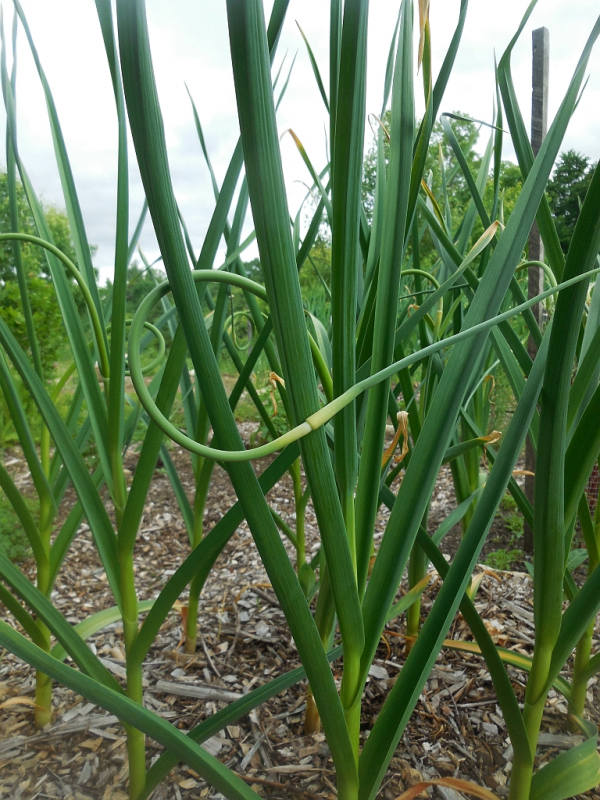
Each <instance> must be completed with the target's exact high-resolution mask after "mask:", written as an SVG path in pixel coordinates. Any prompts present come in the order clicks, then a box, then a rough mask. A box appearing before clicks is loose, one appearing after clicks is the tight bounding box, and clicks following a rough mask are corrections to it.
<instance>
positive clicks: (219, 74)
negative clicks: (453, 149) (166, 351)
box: [0, 0, 600, 278]
mask: <svg viewBox="0 0 600 800" xmlns="http://www.w3.org/2000/svg"><path fill="white" fill-rule="evenodd" d="M22 5H23V8H24V11H25V13H26V15H27V17H28V21H29V24H30V27H31V29H32V33H33V36H34V40H35V42H36V45H37V48H38V51H39V53H40V57H41V60H42V64H43V65H44V68H45V70H46V74H47V76H48V80H49V83H50V86H51V89H52V92H53V94H54V99H55V102H56V105H57V108H58V113H59V116H60V120H61V124H62V128H63V132H64V136H65V140H66V143H67V148H68V151H69V154H70V158H71V165H72V168H73V172H74V175H75V181H76V184H77V189H78V193H79V198H80V202H81V205H82V208H83V214H84V219H85V222H86V227H87V231H88V237H89V240H90V242H91V243H93V244H95V245H97V246H98V252H97V255H96V258H95V263H96V266H97V267H99V268H100V270H101V275H102V277H103V278H106V277H108V276H110V275H111V273H112V266H111V264H112V258H113V246H114V245H113V240H114V215H115V191H116V114H115V111H114V100H113V96H112V88H111V84H110V78H109V73H108V67H107V63H106V57H105V54H104V49H103V45H102V40H101V35H100V28H99V25H98V21H97V17H96V11H95V4H94V2H93V0H52V2H48V0H22ZM266 5H267V8H268V9H269V10H270V6H271V2H268V0H267V3H266ZM459 6H460V3H459V0H431V29H432V46H433V56H434V75H435V74H437V70H438V69H439V66H440V64H441V61H442V58H443V55H444V53H445V50H446V48H447V46H448V43H449V41H450V38H451V36H452V33H453V30H454V27H455V25H456V20H457V18H458V9H459ZM526 6H527V2H526V0H503V2H502V3H501V4H499V5H498V4H496V3H492V2H490V0H471V2H470V7H469V12H468V15H467V23H466V26H465V31H464V34H463V39H462V42H461V47H460V50H459V54H458V58H457V61H456V65H455V69H454V71H453V74H452V77H451V79H450V82H449V85H448V89H447V91H446V95H445V98H444V101H443V102H442V106H441V110H442V111H454V110H461V111H462V112H463V113H465V114H467V115H469V116H472V117H475V118H479V119H490V118H491V113H492V103H493V97H494V77H493V64H494V53H496V55H497V57H498V58H499V57H500V55H501V54H502V52H503V50H504V48H505V46H506V44H507V43H508V41H509V40H510V38H511V36H512V35H513V34H514V31H515V30H516V28H517V26H518V23H519V21H520V17H521V15H522V13H523V12H524V11H525V8H526ZM370 7H371V10H370V18H369V50H368V69H369V76H368V95H367V110H368V112H369V113H376V114H378V113H379V112H380V107H381V101H382V87H383V76H384V72H385V65H386V60H387V55H388V49H389V42H390V37H391V35H392V31H393V28H394V25H395V21H396V15H397V12H398V7H399V0H394V2H389V0H371V4H370ZM147 9H148V18H149V25H150V35H151V43H152V49H153V58H154V66H155V71H156V74H157V80H158V86H159V95H160V99H161V103H162V110H163V116H164V119H165V126H166V132H167V143H168V147H169V158H170V164H171V171H172V175H173V180H174V184H175V190H176V194H177V198H178V201H179V203H180V206H181V209H182V212H183V214H184V217H185V219H186V222H187V225H188V228H189V230H190V234H191V237H192V241H193V242H194V245H195V248H196V251H197V252H199V250H200V247H201V244H202V240H203V236H204V233H205V231H206V228H207V226H208V222H209V219H210V215H211V213H212V209H213V204H214V200H213V194H212V189H211V186H210V182H209V176H208V171H207V169H206V165H205V163H204V161H203V157H202V154H201V151H200V147H199V144H198V141H197V138H196V133H195V128H194V122H193V118H192V113H191V107H190V103H189V100H188V97H187V93H186V91H185V86H184V82H187V84H188V86H189V88H190V91H191V93H192V95H193V97H194V99H195V101H196V104H197V107H198V110H199V113H200V117H201V120H202V124H203V126H204V132H205V137H206V141H207V146H208V149H209V152H210V154H211V158H212V161H213V165H214V167H215V170H216V173H217V176H218V178H219V180H221V179H222V177H223V175H224V173H225V170H226V168H227V164H228V163H229V158H230V156H231V153H232V151H233V148H234V146H235V143H236V140H237V136H238V127H237V116H236V106H235V97H234V92H233V80H232V75H231V64H230V58H229V48H228V32H227V19H226V10H225V0H147ZM599 12H600V7H599V6H598V2H597V0H579V2H577V3H572V4H571V3H566V2H565V0H540V2H539V4H538V6H537V7H536V9H535V11H534V13H533V15H532V17H531V18H530V21H529V23H528V24H527V26H526V28H525V30H524V32H523V34H522V36H521V39H520V41H519V43H518V45H517V48H516V49H515V51H514V55H513V62H512V63H513V75H514V82H515V86H516V88H517V92H518V95H519V101H520V103H521V108H522V110H523V115H524V117H525V119H526V121H527V124H529V116H530V103H531V32H532V30H533V29H535V28H538V27H540V26H542V25H545V26H546V27H548V28H549V30H550V119H552V117H553V115H554V113H555V112H556V109H557V108H558V105H559V103H560V100H561V98H562V96H563V94H564V91H565V90H566V87H567V85H568V82H569V80H570V78H571V75H572V72H573V69H574V67H575V65H576V63H577V60H578V58H579V55H580V53H581V50H582V48H583V46H584V44H585V41H586V39H587V37H588V35H589V33H590V31H591V29H592V26H593V24H594V22H595V20H596V16H597V15H598V13H599ZM328 15H329V3H327V2H326V1H325V0H291V2H290V8H289V11H288V16H287V19H286V23H285V27H284V32H283V35H282V38H281V41H280V45H279V50H278V59H277V65H278V64H279V63H280V60H281V58H282V57H283V56H284V55H285V54H286V53H287V63H290V61H291V58H293V56H294V55H295V54H296V53H297V59H296V64H295V67H294V71H293V73H292V78H291V81H290V86H289V89H288V92H287V95H286V97H285V99H284V101H283V103H282V106H281V107H280V111H279V118H278V122H279V128H280V130H281V131H284V130H286V129H287V128H290V127H291V128H293V129H294V130H295V132H296V133H297V135H298V136H299V137H300V139H301V140H302V142H303V144H304V145H305V147H306V149H307V151H308V153H309V155H310V156H311V158H312V159H313V161H314V163H315V164H317V165H318V166H319V168H321V167H322V166H323V164H324V159H325V134H324V129H325V124H326V113H325V109H324V106H323V103H322V101H321V99H320V96H319V93H318V90H317V88H316V84H315V81H314V78H313V75H312V70H311V67H310V64H309V61H308V57H307V54H306V50H305V47H304V44H303V42H302V39H301V37H300V34H299V31H298V29H297V27H296V24H295V22H296V21H297V22H298V23H299V24H300V26H301V27H302V29H303V30H304V32H305V34H306V36H307V38H308V40H309V42H310V43H311V46H312V48H313V51H314V53H315V56H316V58H317V61H318V62H319V64H320V66H321V70H322V75H323V79H324V82H325V85H326V86H327V80H328V78H327V74H328V55H327V48H328V37H329V32H328V25H329V23H328ZM10 17H11V15H10V13H8V12H7V14H6V18H5V24H6V25H7V28H8V31H7V32H8V35H9V37H10V24H11V19H10ZM589 75H590V78H589V82H588V85H587V88H586V90H585V93H584V96H583V99H582V101H581V103H580V105H579V107H578V108H577V110H576V112H575V115H574V117H573V120H572V122H571V125H570V128H569V131H568V132H567V136H566V138H565V141H564V146H563V149H569V148H574V149H576V150H578V151H580V152H582V153H584V154H585V155H588V156H590V157H591V158H592V159H593V160H597V159H599V158H600V135H599V133H598V131H600V44H598V45H597V46H596V49H595V51H594V53H593V55H592V59H591V60H590V64H589ZM419 88H420V84H419ZM17 105H18V114H19V144H20V152H21V156H22V158H23V160H24V162H25V165H26V167H27V169H28V171H29V174H30V177H31V179H32V181H33V184H34V186H35V188H36V191H37V192H38V194H39V195H41V196H42V197H43V199H44V200H45V201H46V202H47V203H53V204H56V205H58V206H64V201H63V199H62V192H61V186H60V180H59V177H58V172H57V169H56V164H55V159H54V153H53V148H52V141H51V136H50V129H49V126H48V122H47V116H46V110H45V104H44V100H43V95H42V92H41V88H40V84H39V80H38V78H37V75H36V72H35V69H34V66H33V61H32V59H31V56H30V54H29V51H28V47H27V43H26V40H25V36H24V34H23V32H22V31H20V35H19V73H18V86H17ZM4 127H5V126H4V117H3V110H2V111H0V130H4ZM2 152H4V148H3V149H2ZM282 153H283V159H284V168H285V172H286V179H287V181H288V192H289V202H290V209H291V211H292V213H295V211H296V209H297V207H298V203H299V201H300V200H301V199H302V197H303V196H304V193H305V188H304V186H303V185H302V184H301V183H299V182H300V181H307V182H309V181H310V178H309V175H308V173H307V171H306V169H305V167H304V165H303V163H302V162H301V160H300V157H299V155H298V153H297V151H296V149H295V146H294V144H293V142H292V139H291V137H289V136H287V137H284V138H283V140H282ZM130 155H131V162H132V164H133V166H132V170H131V171H132V191H131V197H132V209H131V216H132V227H133V225H134V224H135V218H136V217H137V214H138V213H139V210H140V208H141V204H142V198H143V195H142V191H141V183H140V180H139V176H138V175H137V172H136V169H135V157H134V153H133V150H132V151H131V154H130ZM503 155H504V157H505V158H513V159H514V153H513V151H512V149H511V148H510V145H509V143H507V144H506V145H505V152H504V154H503ZM249 229H250V227H249V228H248V230H249ZM141 244H142V247H143V248H144V250H145V252H146V254H147V255H148V256H149V257H150V258H152V259H153V258H155V257H156V256H157V255H158V250H157V246H156V241H155V239H154V236H153V233H152V229H151V223H150V222H149V221H148V222H147V223H146V226H145V229H144V232H143V234H142V239H141ZM254 252H255V251H254ZM254 252H253V251H248V255H249V256H252V255H254Z"/></svg>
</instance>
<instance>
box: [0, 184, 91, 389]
mask: <svg viewBox="0 0 600 800" xmlns="http://www.w3.org/2000/svg"><path fill="white" fill-rule="evenodd" d="M16 194H17V213H18V217H19V230H20V232H21V233H28V234H32V235H38V231H37V229H36V226H35V223H34V220H33V216H32V214H31V210H30V208H29V204H28V202H27V198H26V195H25V192H24V190H23V187H22V186H21V184H20V183H17V185H16ZM44 212H45V215H46V221H47V223H48V227H49V229H50V233H51V234H52V238H53V240H54V243H55V245H56V246H57V247H58V248H59V249H60V250H62V252H63V253H65V255H67V256H68V257H69V258H70V259H71V260H72V261H73V262H75V263H77V260H76V256H75V250H74V248H73V243H72V241H71V233H70V230H69V221H68V219H67V216H66V214H65V213H64V212H62V211H60V210H59V209H57V208H55V207H54V206H46V207H45V208H44ZM11 230H12V226H11V219H10V206H9V195H8V181H7V176H6V173H0V232H1V233H8V232H10V231H11ZM20 249H21V260H22V263H23V268H24V271H25V275H26V276H27V289H28V294H29V300H30V304H31V308H32V312H33V316H34V322H35V327H36V332H37V337H38V342H39V346H40V354H41V358H42V366H43V368H44V372H45V373H46V374H48V375H49V374H51V373H52V371H53V369H54V365H55V363H56V361H57V360H58V359H59V358H60V355H61V352H62V349H63V347H64V344H65V342H66V334H65V332H64V328H63V323H62V315H61V312H60V308H59V306H58V303H57V301H56V294H55V292H54V286H53V284H52V281H51V279H50V277H49V273H48V265H47V261H46V255H45V252H44V251H43V250H42V248H40V247H37V246H36V245H33V244H28V243H26V242H23V243H21V244H20ZM77 294H78V292H77V291H76V295H77ZM0 314H1V315H2V317H3V319H4V320H5V322H6V323H7V325H8V326H9V327H10V329H11V331H12V333H13V334H14V335H15V337H16V338H17V341H18V342H19V344H20V345H21V347H23V349H24V350H25V351H26V352H27V351H28V350H29V340H28V336H27V330H26V326H25V317H24V315H23V306H22V302H21V296H20V292H19V288H18V285H17V273H16V266H15V260H14V251H13V244H12V242H2V243H0Z"/></svg>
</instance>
